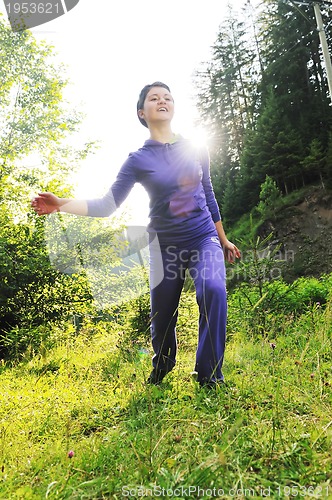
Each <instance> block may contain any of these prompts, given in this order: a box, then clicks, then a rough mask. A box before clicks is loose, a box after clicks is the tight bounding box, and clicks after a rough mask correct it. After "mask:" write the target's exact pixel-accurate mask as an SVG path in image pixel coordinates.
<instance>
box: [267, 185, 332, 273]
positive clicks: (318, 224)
mask: <svg viewBox="0 0 332 500" xmlns="http://www.w3.org/2000/svg"><path fill="white" fill-rule="evenodd" d="M271 232H273V235H274V242H273V243H274V244H275V245H277V244H281V251H280V252H281V257H282V258H284V259H285V260H286V262H287V271H286V273H285V278H286V279H287V280H292V279H295V278H297V277H299V276H316V277H319V276H321V275H322V274H324V273H329V272H331V269H332V190H328V189H322V188H321V187H317V186H314V187H310V188H308V189H305V190H303V191H301V192H300V193H299V197H298V198H297V199H296V201H295V202H294V204H291V203H290V202H289V203H287V204H285V205H284V206H283V207H281V208H280V209H279V210H278V212H277V215H276V218H275V220H271V219H269V220H267V221H265V222H264V223H263V224H262V225H261V227H260V229H259V234H260V236H262V237H265V236H267V235H268V234H269V233H271Z"/></svg>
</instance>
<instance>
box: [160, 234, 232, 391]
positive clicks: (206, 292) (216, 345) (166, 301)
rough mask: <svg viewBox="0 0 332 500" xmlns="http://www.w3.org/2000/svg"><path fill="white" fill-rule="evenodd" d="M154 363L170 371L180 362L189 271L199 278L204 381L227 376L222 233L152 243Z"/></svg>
mask: <svg viewBox="0 0 332 500" xmlns="http://www.w3.org/2000/svg"><path fill="white" fill-rule="evenodd" d="M150 260H151V262H150V264H151V265H150V288H151V335H152V346H153V349H154V353H155V354H154V357H153V360H152V363H153V367H154V368H157V369H161V370H165V371H170V370H171V369H172V368H173V367H174V365H175V363H176V353H177V341H176V322H177V317H178V306H179V300H180V295H181V291H182V288H183V284H184V279H185V271H186V269H188V270H189V273H190V275H191V277H192V278H193V281H194V283H195V288H196V299H197V303H198V306H199V335H198V347H197V351H196V365H195V371H197V373H198V377H197V380H198V382H200V383H201V384H202V383H205V382H216V381H221V380H223V374H222V370H221V369H222V364H223V359H224V350H225V341H226V319H227V297H226V273H225V263H224V254H223V250H222V248H221V245H220V242H219V239H218V237H217V236H214V235H211V236H208V237H204V238H201V239H200V240H199V241H196V242H192V243H191V244H189V245H188V244H186V246H185V247H184V246H181V245H168V246H161V247H159V248H158V247H156V248H153V246H152V247H150Z"/></svg>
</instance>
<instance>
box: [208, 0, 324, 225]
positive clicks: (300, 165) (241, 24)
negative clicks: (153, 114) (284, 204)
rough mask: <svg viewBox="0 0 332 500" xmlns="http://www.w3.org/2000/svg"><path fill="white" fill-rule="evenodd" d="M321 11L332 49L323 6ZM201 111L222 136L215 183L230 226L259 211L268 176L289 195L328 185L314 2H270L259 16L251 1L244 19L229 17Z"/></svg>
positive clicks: (217, 148)
mask: <svg viewBox="0 0 332 500" xmlns="http://www.w3.org/2000/svg"><path fill="white" fill-rule="evenodd" d="M322 14H323V17H324V22H325V25H326V26H327V30H326V31H327V38H328V43H329V44H330V46H331V47H332V45H331V22H330V21H331V13H330V11H329V9H328V8H327V7H326V6H325V4H323V5H322ZM202 89H203V90H202ZM198 107H199V109H200V111H201V115H202V118H203V120H204V121H205V123H206V125H207V127H208V128H209V130H210V133H211V135H212V137H213V138H216V139H217V140H216V141H214V143H213V147H212V172H213V176H212V178H213V181H214V183H215V185H216V187H217V196H218V199H219V201H220V203H221V206H222V209H223V210H222V211H223V214H224V216H225V217H226V219H227V220H229V221H230V222H232V221H234V220H236V219H237V218H238V217H239V216H240V215H241V214H242V213H245V212H247V211H248V210H250V209H252V208H253V207H254V206H256V204H257V202H258V200H259V193H260V186H261V184H262V183H263V182H264V180H265V177H266V175H268V176H270V177H271V178H272V179H274V181H275V182H276V183H277V186H278V188H279V189H280V190H281V191H282V192H283V193H288V192H290V191H292V190H296V189H298V188H300V187H301V186H303V185H306V184H310V183H313V182H316V181H320V182H321V183H323V182H324V179H325V180H327V181H328V180H329V179H330V178H331V174H330V171H331V166H330V164H329V160H328V157H329V156H328V154H327V152H328V151H329V149H330V145H329V141H330V130H331V119H332V112H331V109H332V108H331V105H330V97H329V94H328V86H327V80H326V75H325V70H324V64H323V62H322V54H321V50H320V43H319V37H318V33H317V30H316V21H315V17H314V11H313V7H312V5H308V6H302V5H301V7H300V8H299V7H298V6H296V5H295V4H293V3H291V2H283V1H281V0H279V1H276V0H264V1H263V2H262V3H261V5H260V8H259V9H257V11H256V12H255V11H254V10H253V8H252V7H251V5H250V2H248V3H247V5H246V7H245V9H244V11H243V20H241V19H240V20H239V19H235V18H234V16H233V15H232V12H230V14H229V19H228V20H227V21H226V23H224V24H223V25H221V27H220V31H219V35H218V38H217V41H216V43H215V45H214V47H213V53H212V61H211V62H210V63H209V64H208V66H207V69H206V71H205V73H204V72H201V75H200V76H199V84H198ZM215 142H217V143H218V146H215Z"/></svg>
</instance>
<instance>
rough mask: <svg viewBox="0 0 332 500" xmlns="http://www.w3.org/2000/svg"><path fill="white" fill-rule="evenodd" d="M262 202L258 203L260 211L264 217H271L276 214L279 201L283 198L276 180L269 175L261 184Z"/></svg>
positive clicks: (260, 195)
mask: <svg viewBox="0 0 332 500" xmlns="http://www.w3.org/2000/svg"><path fill="white" fill-rule="evenodd" d="M259 199H260V202H259V204H258V207H257V208H258V211H259V212H260V213H261V214H262V216H263V217H265V218H269V217H271V216H273V217H274V218H275V216H276V209H277V206H278V203H279V201H280V200H281V191H280V190H279V189H278V186H277V184H276V182H275V181H274V180H273V179H272V178H271V177H269V176H268V175H267V176H266V177H265V182H264V183H263V184H262V185H261V191H260V194H259Z"/></svg>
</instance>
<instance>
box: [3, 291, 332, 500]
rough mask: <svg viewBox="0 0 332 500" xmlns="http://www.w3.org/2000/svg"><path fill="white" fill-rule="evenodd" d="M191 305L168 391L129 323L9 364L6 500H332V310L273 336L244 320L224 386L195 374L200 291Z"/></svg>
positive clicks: (311, 312) (302, 318) (291, 323)
mask: <svg viewBox="0 0 332 500" xmlns="http://www.w3.org/2000/svg"><path fill="white" fill-rule="evenodd" d="M181 308H182V309H181V311H180V320H179V327H178V335H179V357H178V363H177V366H176V368H175V369H174V371H173V372H172V373H170V374H169V375H168V376H167V378H166V379H165V380H164V381H163V383H162V384H161V385H160V386H159V387H155V386H147V385H146V384H145V380H146V378H147V376H148V374H149V372H150V364H151V361H150V357H151V356H150V355H151V352H150V346H149V343H144V341H142V342H141V343H138V342H131V341H130V332H128V331H125V330H124V329H123V326H121V325H118V324H115V323H108V324H107V323H104V324H103V323H101V324H99V325H98V326H93V325H86V326H84V327H83V328H82V330H81V331H80V333H79V335H75V334H74V332H73V331H71V330H70V328H68V333H67V337H66V339H65V340H63V339H62V342H61V345H58V346H57V347H56V348H55V349H53V350H51V351H49V352H42V353H41V354H37V355H35V356H32V357H30V358H29V359H23V360H22V361H20V362H17V363H16V364H11V365H9V364H6V363H3V364H2V367H1V373H0V387H1V393H0V398H1V404H0V443H1V447H0V464H1V475H0V498H1V499H6V500H7V499H8V500H12V499H13V500H14V499H24V500H28V499H44V498H48V499H108V498H110V499H120V498H133V499H137V498H144V497H145V498H157V497H159V498H191V499H195V498H225V499H226V498H236V499H242V498H295V497H300V498H332V485H331V479H332V455H331V451H332V390H331V384H332V365H331V359H332V345H331V344H332V340H331V333H332V308H331V304H327V305H326V306H325V307H320V306H317V305H314V306H312V307H309V308H308V309H307V311H306V312H303V313H302V314H301V315H298V316H297V317H294V316H291V315H288V316H285V317H284V318H283V319H280V321H281V322H282V328H280V325H279V328H277V327H276V328H275V330H274V331H273V332H267V333H266V335H259V336H258V335H256V334H255V335H253V333H252V332H251V331H250V324H248V325H247V328H246V329H245V328H244V324H245V323H243V324H242V326H240V327H239V326H238V325H236V326H232V324H230V325H229V339H228V344H227V352H226V358H225V363H224V374H225V379H226V382H227V383H226V385H225V387H221V388H217V389H216V390H211V389H202V388H199V386H198V385H197V384H196V382H195V381H194V380H193V379H192V377H191V375H190V372H191V371H192V369H193V366H194V358H195V347H196V336H197V332H196V322H197V311H196V306H195V302H194V297H193V295H191V294H190V293H189V292H188V293H187V294H186V298H185V301H184V302H183V303H182V306H181ZM234 314H235V311H233V312H232V304H230V318H232V317H234ZM277 326H278V325H277ZM278 332H279V333H278Z"/></svg>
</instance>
